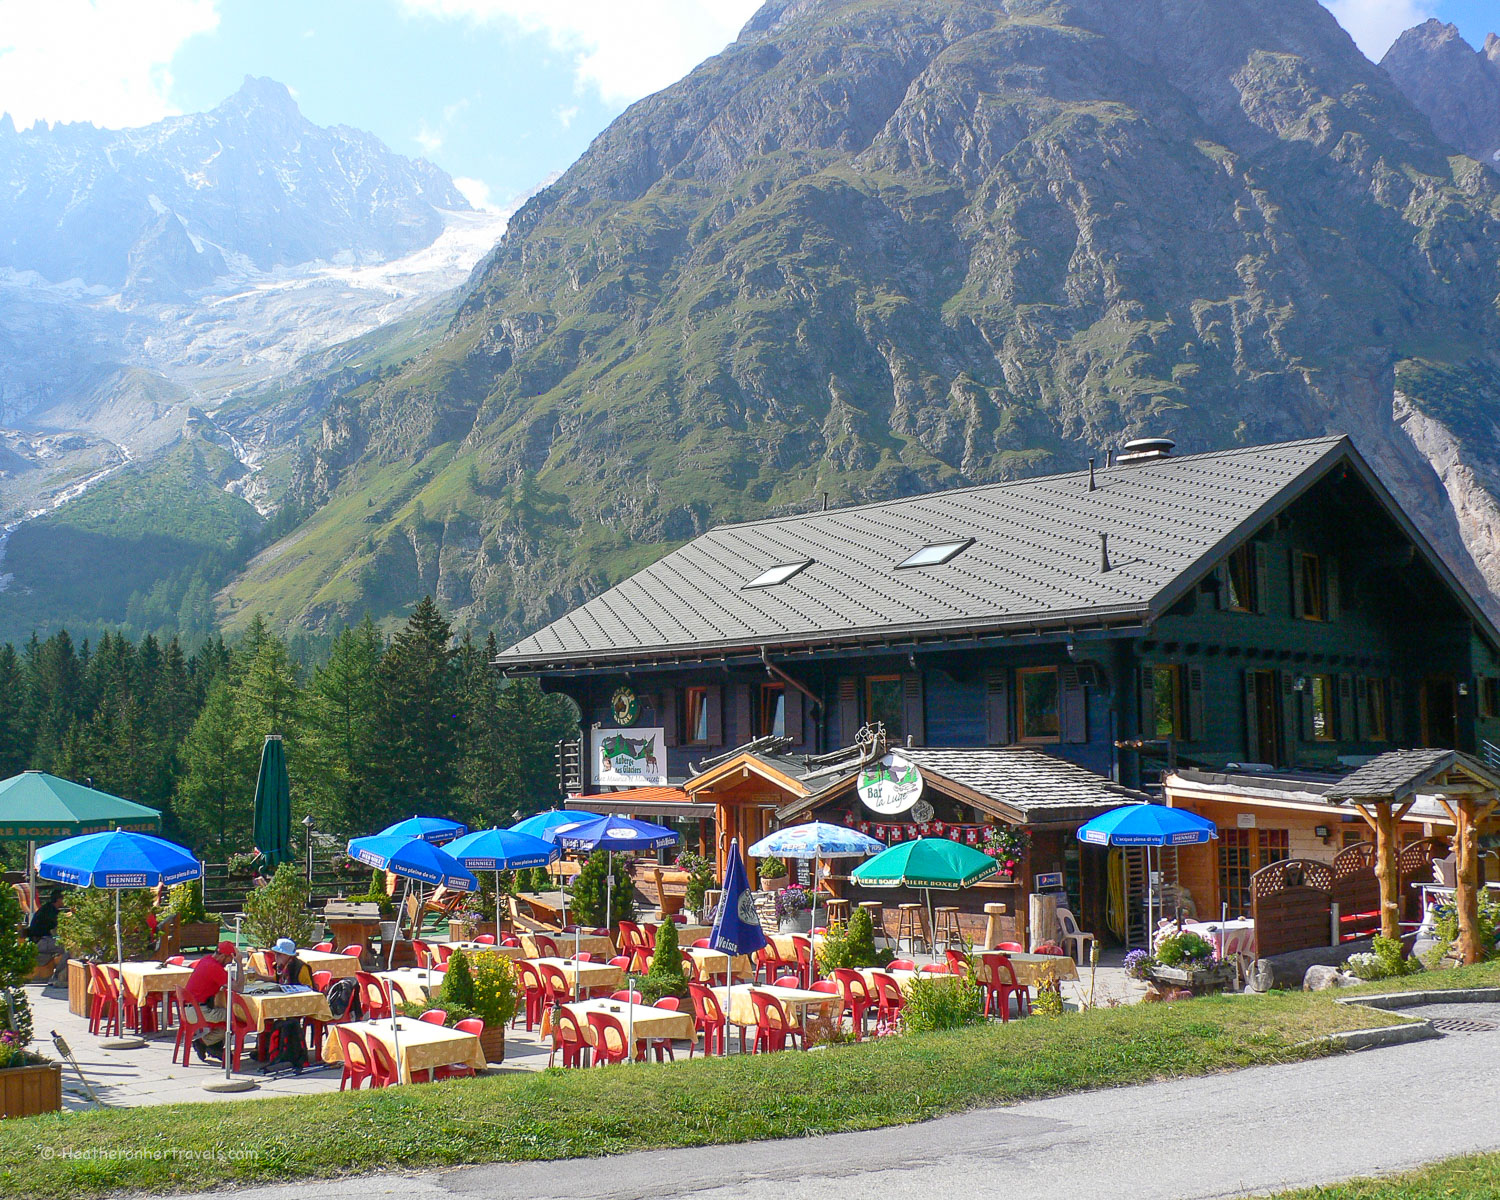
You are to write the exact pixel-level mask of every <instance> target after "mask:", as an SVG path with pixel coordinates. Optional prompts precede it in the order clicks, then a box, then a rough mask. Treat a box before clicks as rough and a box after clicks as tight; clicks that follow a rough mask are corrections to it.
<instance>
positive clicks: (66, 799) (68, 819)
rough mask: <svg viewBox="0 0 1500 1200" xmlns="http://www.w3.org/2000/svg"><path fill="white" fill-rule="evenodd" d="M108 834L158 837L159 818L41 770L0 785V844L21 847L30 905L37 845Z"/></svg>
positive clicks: (149, 810) (147, 810)
mask: <svg viewBox="0 0 1500 1200" xmlns="http://www.w3.org/2000/svg"><path fill="white" fill-rule="evenodd" d="M111 829H125V830H129V831H130V832H132V833H160V832H161V813H159V812H158V811H157V810H156V809H154V808H147V807H146V806H145V805H144V804H136V803H134V802H133V801H130V800H122V799H120V797H118V796H111V795H110V794H109V793H108V792H101V791H97V790H96V789H94V788H91V787H84V785H83V784H81V783H74V782H72V781H71V780H68V779H59V778H58V777H57V776H56V775H48V774H47V773H46V772H45V771H23V772H21V774H19V775H12V776H11V777H10V778H9V779H7V780H4V781H3V782H0V842H25V843H26V864H27V866H26V872H27V875H28V877H29V878H30V882H31V898H32V903H33V904H35V903H36V877H35V875H34V874H33V870H34V862H35V859H36V844H37V843H38V842H54V841H57V840H58V839H59V838H67V837H79V836H81V835H82V834H85V833H108V832H109V831H110V830H111Z"/></svg>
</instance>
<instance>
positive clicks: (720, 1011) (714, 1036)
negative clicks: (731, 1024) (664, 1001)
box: [688, 983, 727, 1058]
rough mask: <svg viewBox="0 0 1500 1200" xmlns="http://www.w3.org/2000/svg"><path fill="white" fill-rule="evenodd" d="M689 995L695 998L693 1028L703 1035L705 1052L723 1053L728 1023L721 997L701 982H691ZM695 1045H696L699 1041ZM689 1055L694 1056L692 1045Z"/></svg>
mask: <svg viewBox="0 0 1500 1200" xmlns="http://www.w3.org/2000/svg"><path fill="white" fill-rule="evenodd" d="M688 995H689V996H691V997H692V1000H693V1028H694V1030H695V1031H696V1032H698V1033H701V1034H702V1035H703V1053H704V1054H705V1055H709V1054H723V1053H724V1051H725V1048H726V1047H725V1043H724V1031H725V1028H726V1024H727V1023H726V1021H725V1019H724V1007H723V1005H721V1004H720V1003H719V998H718V997H717V996H715V995H714V994H713V992H712V991H710V990H709V989H708V988H706V987H704V986H703V984H701V983H689V984H688ZM693 1045H694V1046H696V1045H697V1042H696V1041H695V1042H694V1043H693ZM688 1057H689V1058H692V1057H693V1049H692V1047H689V1048H688Z"/></svg>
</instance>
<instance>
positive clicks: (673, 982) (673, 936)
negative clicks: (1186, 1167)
mask: <svg viewBox="0 0 1500 1200" xmlns="http://www.w3.org/2000/svg"><path fill="white" fill-rule="evenodd" d="M636 986H637V988H638V989H639V991H640V993H641V999H643V1000H644V1001H645V1002H646V1003H647V1004H655V1003H656V1002H657V1001H658V1000H661V999H663V998H664V997H667V996H676V997H678V998H679V999H683V1000H685V999H687V997H688V981H687V976H686V975H684V974H683V973H682V951H681V949H680V948H679V946H678V942H677V926H676V925H674V924H672V922H671V921H663V922H662V923H661V925H660V926H658V928H657V930H656V952H655V953H654V954H652V956H651V969H650V970H648V971H647V972H646V974H645V975H644V976H642V977H641V979H640V981H639V983H637V985H636Z"/></svg>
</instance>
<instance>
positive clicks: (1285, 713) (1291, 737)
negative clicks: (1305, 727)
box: [1276, 671, 1298, 766]
mask: <svg viewBox="0 0 1500 1200" xmlns="http://www.w3.org/2000/svg"><path fill="white" fill-rule="evenodd" d="M1276 683H1277V691H1278V692H1280V693H1281V728H1282V730H1283V731H1284V736H1283V737H1282V739H1281V740H1282V743H1283V746H1284V749H1283V751H1282V757H1283V758H1284V759H1285V760H1286V764H1287V765H1288V766H1290V765H1291V764H1292V763H1293V762H1294V761H1295V760H1296V757H1297V756H1296V753H1295V751H1294V750H1293V749H1292V747H1293V746H1294V745H1295V744H1296V741H1297V733H1298V721H1297V692H1296V689H1295V688H1293V687H1292V673H1291V672H1290V671H1277V672H1276Z"/></svg>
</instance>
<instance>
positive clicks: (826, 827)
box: [750, 821, 885, 925]
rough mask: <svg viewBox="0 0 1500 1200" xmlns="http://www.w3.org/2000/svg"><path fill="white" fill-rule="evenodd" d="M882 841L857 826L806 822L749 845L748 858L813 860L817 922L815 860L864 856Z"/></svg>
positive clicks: (874, 851)
mask: <svg viewBox="0 0 1500 1200" xmlns="http://www.w3.org/2000/svg"><path fill="white" fill-rule="evenodd" d="M884 849H885V843H884V842H879V841H876V840H875V839H874V838H872V837H871V836H870V835H869V834H867V833H860V832H859V830H857V829H845V828H844V827H843V826H842V825H830V824H829V823H828V822H826V821H809V822H808V823H807V824H805V825H789V826H787V827H786V828H785V829H778V830H777V831H776V832H775V833H772V834H768V835H767V836H765V837H763V838H761V839H760V841H758V842H756V843H755V845H753V846H751V847H750V857H751V858H765V857H766V856H767V855H768V854H774V855H776V856H777V857H778V858H810V859H812V860H813V924H814V925H816V924H817V923H818V914H817V907H818V887H817V882H818V881H817V869H818V867H817V860H818V859H820V858H865V857H867V856H868V855H871V854H879V853H880V852H881V851H882V850H884Z"/></svg>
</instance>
